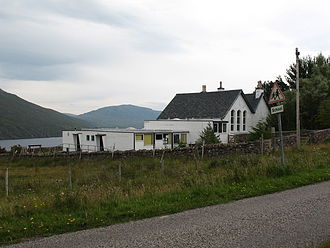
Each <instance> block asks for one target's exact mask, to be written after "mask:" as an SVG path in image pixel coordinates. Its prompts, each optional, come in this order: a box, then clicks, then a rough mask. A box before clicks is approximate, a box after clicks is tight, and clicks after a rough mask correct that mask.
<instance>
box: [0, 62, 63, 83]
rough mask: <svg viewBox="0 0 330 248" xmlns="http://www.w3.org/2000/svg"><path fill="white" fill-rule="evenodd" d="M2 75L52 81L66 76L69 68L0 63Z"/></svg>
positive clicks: (4, 76)
mask: <svg viewBox="0 0 330 248" xmlns="http://www.w3.org/2000/svg"><path fill="white" fill-rule="evenodd" d="M0 69H1V77H2V78H5V79H13V80H24V81H30V80H31V81H52V80H56V79H61V78H63V77H65V75H66V74H67V73H68V68H67V67H63V66H33V65H32V66H31V65H24V64H14V65H13V64H0Z"/></svg>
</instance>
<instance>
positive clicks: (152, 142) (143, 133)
mask: <svg viewBox="0 0 330 248" xmlns="http://www.w3.org/2000/svg"><path fill="white" fill-rule="evenodd" d="M188 133H189V132H188V131H180V130H176V131H173V130H164V129H163V130H159V129H158V130H151V129H148V130H145V129H118V128H114V129H104V128H101V129H82V130H81V131H63V133H62V137H63V150H64V151H84V152H97V151H115V150H120V151H126V150H140V149H147V150H151V149H164V148H175V147H177V146H179V145H180V144H187V143H188V142H189V143H190V140H188V138H187V135H188Z"/></svg>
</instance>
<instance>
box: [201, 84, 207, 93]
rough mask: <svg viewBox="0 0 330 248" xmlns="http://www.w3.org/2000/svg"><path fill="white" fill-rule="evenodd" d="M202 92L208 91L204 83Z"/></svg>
mask: <svg viewBox="0 0 330 248" xmlns="http://www.w3.org/2000/svg"><path fill="white" fill-rule="evenodd" d="M202 92H204V93H205V92H206V85H205V84H204V85H202Z"/></svg>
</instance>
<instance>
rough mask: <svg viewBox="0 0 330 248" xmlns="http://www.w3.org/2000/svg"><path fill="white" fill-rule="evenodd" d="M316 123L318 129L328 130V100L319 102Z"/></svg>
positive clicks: (329, 100)
mask: <svg viewBox="0 0 330 248" xmlns="http://www.w3.org/2000/svg"><path fill="white" fill-rule="evenodd" d="M317 122H318V124H319V127H320V128H330V99H327V100H323V101H322V102H321V104H320V108H319V113H318V115H317Z"/></svg>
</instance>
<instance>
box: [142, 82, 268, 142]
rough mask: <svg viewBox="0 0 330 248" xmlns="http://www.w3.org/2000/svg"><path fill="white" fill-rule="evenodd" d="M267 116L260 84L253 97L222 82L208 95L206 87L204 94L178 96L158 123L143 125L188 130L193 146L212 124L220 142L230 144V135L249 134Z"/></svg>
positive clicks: (148, 122) (153, 127) (167, 107)
mask: <svg viewBox="0 0 330 248" xmlns="http://www.w3.org/2000/svg"><path fill="white" fill-rule="evenodd" d="M268 115H269V109H268V106H267V103H266V101H265V99H264V97H263V88H262V84H261V82H258V86H257V88H256V89H255V91H254V92H253V93H251V94H244V92H243V91H242V90H227V91H226V90H224V88H222V83H221V82H220V87H219V88H218V90H217V91H212V92H207V91H206V86H205V85H203V88H202V92H199V93H186V94H177V95H176V96H175V97H174V98H173V99H172V101H171V102H170V103H169V104H168V105H167V106H166V108H165V109H164V111H163V112H162V113H161V114H160V115H159V117H158V118H157V120H154V121H150V120H149V121H145V122H144V128H145V129H170V130H173V131H175V130H188V131H189V134H188V139H189V140H190V142H191V143H190V144H194V143H195V142H196V140H197V139H198V138H199V137H200V134H201V132H202V131H203V129H204V128H205V127H206V126H207V125H208V124H209V123H210V124H211V125H212V126H213V129H214V132H215V133H216V134H217V136H218V137H219V138H220V140H221V142H222V143H227V142H228V137H229V135H235V134H241V133H248V132H249V131H251V130H252V127H254V126H255V125H256V124H257V123H258V122H259V121H263V120H265V119H266V118H267V116H268Z"/></svg>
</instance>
